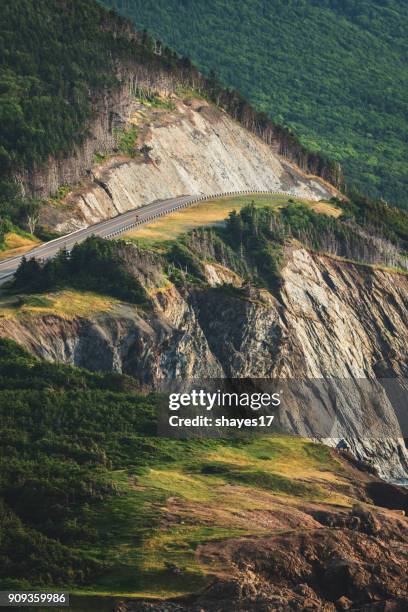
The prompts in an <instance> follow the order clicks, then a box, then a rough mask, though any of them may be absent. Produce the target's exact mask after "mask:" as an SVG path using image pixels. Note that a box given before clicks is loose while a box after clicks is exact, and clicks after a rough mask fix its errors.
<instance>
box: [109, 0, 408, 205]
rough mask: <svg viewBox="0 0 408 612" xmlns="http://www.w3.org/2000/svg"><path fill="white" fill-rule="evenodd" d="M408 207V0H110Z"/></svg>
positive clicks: (370, 189)
mask: <svg viewBox="0 0 408 612" xmlns="http://www.w3.org/2000/svg"><path fill="white" fill-rule="evenodd" d="M102 3H103V4H105V5H107V6H114V7H117V9H118V10H119V11H121V12H122V14H124V15H126V16H128V17H131V18H132V19H133V20H134V22H135V23H136V24H137V27H139V28H142V27H146V28H147V29H148V30H149V31H150V32H152V33H153V34H154V36H155V37H156V38H158V39H160V40H162V41H164V42H165V43H167V44H169V45H171V46H172V47H173V48H174V49H176V50H177V51H178V52H180V53H182V54H184V55H187V56H189V57H191V58H192V59H193V60H194V61H196V62H197V64H198V66H199V67H201V68H202V69H203V70H204V71H205V72H209V71H211V70H213V71H215V72H216V73H217V75H219V78H220V80H221V81H222V82H223V83H224V84H225V85H228V86H232V87H235V88H237V89H238V90H240V91H241V92H242V93H243V94H244V95H245V96H247V97H248V98H249V99H250V100H251V102H253V103H254V104H255V105H256V106H257V107H258V108H260V109H262V110H264V111H265V112H267V113H268V115H269V116H270V117H272V118H273V119H275V120H276V121H278V122H280V123H283V124H284V125H288V126H290V127H291V128H292V129H293V130H294V131H295V133H296V134H298V135H300V136H301V137H302V142H304V143H305V144H306V145H307V146H308V147H309V148H311V149H313V150H320V151H323V152H325V153H326V154H328V155H329V156H330V157H332V158H334V159H336V160H338V161H340V162H341V163H342V165H343V167H344V169H345V173H346V177H347V180H348V181H349V182H350V183H351V184H353V185H356V186H357V187H358V188H359V189H360V190H361V191H363V192H365V193H367V194H369V195H371V196H381V197H383V198H385V199H386V200H388V201H390V202H392V203H393V204H396V205H398V206H401V207H404V208H406V207H407V206H408V199H407V175H408V167H407V163H406V160H407V158H408V150H407V143H406V138H405V134H406V132H407V129H408V126H407V116H408V112H407V105H408V98H407V92H408V71H407V65H406V56H407V52H408V45H407V37H406V31H407V28H408V9H407V3H406V2H405V1H404V0H387V1H386V2H384V1H380V0H363V1H359V2H353V1H347V2H344V1H339V0H301V1H299V0H296V1H288V0H274V1H273V2H267V1H265V0H253V1H251V2H246V1H245V0H241V1H235V2H230V1H229V0H207V1H206V2H205V3H203V2H201V1H199V0H187V1H186V0H157V1H156V2H154V3H152V2H144V1H142V0H103V2H102Z"/></svg>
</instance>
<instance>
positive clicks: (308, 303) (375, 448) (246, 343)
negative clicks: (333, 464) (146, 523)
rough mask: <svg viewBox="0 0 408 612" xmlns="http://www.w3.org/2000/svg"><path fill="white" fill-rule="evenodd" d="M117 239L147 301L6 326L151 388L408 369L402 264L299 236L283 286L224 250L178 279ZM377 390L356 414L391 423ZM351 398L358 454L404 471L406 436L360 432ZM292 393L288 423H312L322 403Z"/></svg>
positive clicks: (347, 420) (53, 353) (69, 358)
mask: <svg viewBox="0 0 408 612" xmlns="http://www.w3.org/2000/svg"><path fill="white" fill-rule="evenodd" d="M121 244H122V245H123V246H122V247H121V249H122V256H123V260H124V261H125V262H126V266H127V268H128V270H129V271H130V272H131V273H132V274H134V275H135V276H136V277H137V278H138V280H139V281H140V282H141V283H142V285H143V286H144V287H145V290H146V292H147V294H148V295H149V297H150V300H151V305H152V307H151V308H150V309H147V310H146V309H143V308H138V307H137V306H132V305H129V304H125V303H119V304H116V305H115V306H114V307H113V308H112V310H111V311H110V312H105V313H100V314H98V313H95V314H94V315H93V316H88V317H61V316H57V315H53V314H51V315H50V314H41V313H39V314H36V315H30V316H28V315H24V316H23V315H21V316H15V317H14V318H11V319H10V318H3V319H2V320H0V334H1V336H4V337H9V338H12V339H14V340H16V341H17V342H19V343H20V344H22V345H24V346H25V347H26V348H28V349H29V350H30V351H31V352H32V353H34V354H35V355H37V356H40V357H43V358H46V359H48V360H52V361H60V362H64V363H70V364H75V365H77V366H81V367H85V368H87V369H89V370H101V371H111V370H114V371H120V372H124V373H128V374H130V375H132V376H134V377H135V378H136V379H137V380H138V381H139V383H140V384H141V385H142V387H144V388H145V389H152V388H157V387H158V385H159V384H160V383H162V382H163V381H166V380H167V381H169V380H173V379H175V378H176V379H177V378H179V379H180V380H186V379H189V378H201V379H205V378H219V377H231V378H268V379H269V378H278V377H280V378H298V379H299V378H308V379H318V378H330V377H336V378H346V379H348V378H352V379H359V378H369V379H375V378H396V377H400V378H402V379H403V378H404V377H405V378H406V376H407V371H408V361H407V354H406V346H407V343H408V315H407V308H406V304H407V297H408V278H407V276H405V275H402V274H401V275H397V279H398V282H396V276H395V273H392V272H388V271H385V270H374V269H372V268H369V267H367V266H362V265H358V264H352V263H346V262H344V261H338V260H336V259H332V258H330V257H327V256H324V255H319V254H314V253H311V252H309V251H308V250H306V249H304V248H302V247H300V246H292V247H286V256H285V263H284V265H283V267H282V270H281V274H282V283H281V287H280V288H279V289H278V290H276V291H275V292H270V291H268V290H266V289H261V288H256V287H254V286H251V285H249V284H245V283H244V282H243V280H242V278H241V277H240V275H239V274H237V271H235V270H233V269H231V267H229V266H228V265H226V264H227V262H225V261H221V260H220V261H219V262H216V261H215V260H214V261H212V262H207V263H205V264H204V270H205V275H206V282H205V283H202V284H201V285H197V284H194V283H193V284H188V283H182V284H173V283H171V282H169V280H168V278H167V277H166V275H165V273H164V269H163V261H162V259H161V256H160V255H157V254H154V253H148V252H146V251H141V250H139V249H138V248H137V247H136V246H134V245H131V244H126V243H121ZM316 393H317V392H316ZM372 393H373V389H371V394H372ZM374 395H375V396H376V397H377V400H376V401H373V400H372V399H370V397H371V396H369V397H368V399H367V402H366V405H364V407H363V413H362V414H361V415H360V418H361V419H363V421H362V422H363V425H367V427H368V425H369V423H370V418H371V417H372V418H374V419H378V414H377V412H376V411H378V410H380V411H381V416H380V418H381V420H382V421H383V422H384V424H385V426H386V427H388V426H390V427H391V428H392V427H395V426H396V425H395V415H394V412H393V409H392V406H391V403H390V401H389V400H388V398H387V395H386V393H385V391H384V390H383V389H381V388H380V387H379V385H378V388H377V387H376V388H375V389H374ZM378 398H381V401H380V402H379V406H380V408H378V405H377V404H378V401H379V400H378ZM316 400H318V401H317V403H316V405H317V406H319V407H320V408H321V409H322V410H327V409H332V407H331V404H330V401H329V402H328V404H327V405H325V404H324V403H323V404H322V403H321V401H320V400H321V398H319V397H317V398H316ZM349 400H350V397H348V396H347V393H345V394H344V393H343V395H342V398H341V401H340V403H339V406H337V410H338V411H340V417H341V420H342V422H343V425H342V428H341V431H342V432H344V428H345V430H346V432H347V433H348V440H349V444H350V446H351V448H352V450H353V452H354V453H355V455H356V456H357V457H359V458H361V459H364V460H366V461H369V462H371V463H372V464H373V465H374V466H375V468H376V469H377V471H378V472H379V473H380V474H382V475H384V476H387V477H390V478H402V477H404V476H405V475H406V471H405V470H406V469H407V467H408V460H407V453H406V450H405V446H404V443H403V441H401V440H395V439H385V440H377V441H376V440H371V441H370V439H364V440H362V439H358V436H359V435H361V429H360V434H359V430H358V428H357V425H356V423H355V421H356V415H355V414H354V413H353V410H352V404H351V402H350V401H349ZM288 405H289V408H288V411H287V415H286V425H288V426H289V428H290V429H291V430H292V431H293V430H294V431H296V432H298V433H301V434H303V435H310V421H313V418H317V419H318V418H319V414H315V415H305V414H304V412H302V407H301V406H300V405H299V402H296V401H294V399H293V398H291V400H290V401H289V404H288ZM376 415H377V416H376ZM357 420H358V419H357ZM359 425H360V427H361V422H359ZM367 431H369V430H368V429H367ZM393 431H394V432H395V428H394V429H393ZM339 436H340V434H339V432H338V431H337V430H336V428H334V429H333V431H332V432H331V433H330V435H328V436H327V437H328V438H329V439H328V440H327V441H328V442H329V443H331V444H334V443H336V441H337V439H338V437H339ZM341 437H344V434H341ZM374 437H375V436H374ZM401 437H402V436H401ZM394 438H395V434H394Z"/></svg>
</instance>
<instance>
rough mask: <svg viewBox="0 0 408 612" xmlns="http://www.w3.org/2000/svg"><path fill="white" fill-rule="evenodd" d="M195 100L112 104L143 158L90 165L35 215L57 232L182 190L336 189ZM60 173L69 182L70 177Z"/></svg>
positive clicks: (302, 193) (308, 194)
mask: <svg viewBox="0 0 408 612" xmlns="http://www.w3.org/2000/svg"><path fill="white" fill-rule="evenodd" d="M195 102H196V103H192V102H191V101H186V102H183V101H181V100H178V99H177V98H173V103H174V109H173V110H168V109H149V108H147V107H144V106H143V105H141V104H137V102H136V100H135V99H133V100H132V99H129V101H128V103H127V104H126V103H125V102H124V101H122V104H118V108H119V109H121V112H120V116H121V117H122V121H124V122H126V121H130V124H133V125H136V126H138V130H139V136H138V143H137V146H138V147H139V148H141V146H142V145H143V144H147V145H148V146H149V147H152V151H151V153H150V155H149V157H148V158H146V157H145V156H143V155H137V156H136V157H135V158H134V159H131V158H126V157H123V156H122V157H121V156H116V157H113V158H111V159H109V160H108V161H107V162H106V163H104V164H102V165H101V166H99V167H96V168H94V169H93V170H92V172H91V171H89V172H90V177H89V178H88V179H87V180H86V181H85V182H84V184H83V185H82V187H80V188H78V189H77V190H75V191H74V192H73V194H72V195H71V196H70V197H69V198H68V199H67V201H66V202H65V203H64V204H63V205H59V206H57V207H56V206H51V207H48V208H47V209H46V210H45V211H44V213H43V218H42V221H43V222H44V223H45V224H46V225H48V226H50V227H52V228H53V229H55V230H56V231H58V232H61V233H64V232H69V231H72V230H75V229H78V228H82V227H87V226H88V225H91V224H93V223H96V222H98V221H101V220H104V219H107V218H110V217H112V216H115V215H117V214H119V213H123V212H126V211H127V210H130V209H132V208H137V207H139V206H141V205H143V204H148V203H149V202H152V201H154V200H157V199H166V198H170V197H174V196H178V195H184V194H206V195H211V194H215V193H223V192H231V191H243V190H248V189H253V190H254V191H257V190H261V191H262V190H270V191H288V192H290V193H293V194H294V195H297V196H299V197H305V198H310V199H312V200H318V199H321V198H328V197H331V196H332V195H333V194H335V193H336V190H335V189H334V188H332V187H331V186H329V185H328V184H326V183H324V182H323V181H321V180H320V179H317V178H310V177H307V176H305V175H304V174H303V173H302V172H301V171H300V170H299V169H298V168H296V167H295V166H293V165H291V164H290V163H289V162H288V161H287V160H285V159H284V158H283V157H281V156H279V155H278V154H277V153H276V151H275V150H274V149H273V147H271V146H270V145H268V144H266V143H265V142H263V141H262V140H261V139H260V138H258V137H257V136H255V135H254V134H252V133H251V132H249V131H247V130H246V129H245V128H244V127H242V126H241V125H240V124H239V123H237V122H235V121H234V120H233V119H232V118H231V117H230V116H229V115H227V114H226V113H225V112H223V111H221V110H220V109H217V108H216V107H215V106H212V105H210V104H208V103H207V102H205V101H202V100H201V101H195ZM106 121H108V118H107V117H105V119H104V122H105V123H106ZM117 122H119V118H117ZM99 127H100V126H99ZM99 127H98V129H99ZM105 127H106V126H105ZM101 135H102V133H101ZM111 148H112V143H111V142H108V143H106V146H105V144H104V143H102V146H101V150H102V151H104V150H106V149H107V150H110V149H111ZM91 165H92V164H91V162H89V164H88V167H89V168H90V167H91ZM68 167H69V164H68ZM67 178H69V181H68V182H70V183H71V182H72V180H71V179H72V178H73V176H69V177H68V176H67ZM47 180H48V181H50V178H49V177H48V179H47Z"/></svg>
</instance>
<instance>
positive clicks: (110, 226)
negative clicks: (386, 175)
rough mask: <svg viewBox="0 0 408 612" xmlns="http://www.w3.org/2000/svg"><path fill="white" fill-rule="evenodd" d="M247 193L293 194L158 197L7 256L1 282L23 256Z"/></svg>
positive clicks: (46, 253)
mask: <svg viewBox="0 0 408 612" xmlns="http://www.w3.org/2000/svg"><path fill="white" fill-rule="evenodd" d="M246 194H247V195H249V194H253V195H255V194H266V195H269V194H270V195H276V194H280V195H290V194H289V193H288V192H284V191H240V192H230V193H222V194H221V193H217V194H214V195H211V196H197V195H194V196H192V195H184V196H180V197H177V198H170V199H168V200H156V201H155V202H151V203H150V204H146V205H145V206H140V207H139V208H135V209H133V210H129V211H128V212H125V213H123V214H121V215H118V216H117V217H113V218H112V219H108V220H107V221H101V222H100V223H96V224H95V225H91V226H90V227H87V228H85V229H81V230H77V231H76V232H73V233H72V234H67V235H66V236H61V238H56V239H55V240H50V241H49V242H46V243H45V244H42V245H41V246H39V247H36V248H34V249H32V250H31V251H28V252H26V253H25V254H24V255H19V256H17V257H11V258H9V259H5V260H4V261H2V262H0V285H2V284H3V283H5V282H6V281H8V280H10V279H11V277H12V276H13V275H14V274H15V272H16V270H17V268H18V266H19V265H20V262H21V260H22V258H23V257H24V256H25V257H27V258H31V257H35V258H36V259H38V260H40V261H46V260H48V259H51V258H52V257H54V256H55V255H56V254H57V253H58V251H60V250H61V249H63V248H66V249H67V250H68V251H70V250H71V249H72V248H73V246H74V245H75V244H78V243H79V242H83V241H84V240H85V239H86V238H88V237H89V236H101V238H114V237H115V236H118V235H119V234H123V232H125V231H127V230H128V229H131V228H134V227H137V226H138V225H143V224H144V223H148V222H149V221H152V220H153V219H156V218H157V217H161V216H163V215H168V214H169V213H171V212H173V211H174V210H178V209H179V208H185V207H187V206H190V205H191V204H195V203H198V202H201V201H203V200H212V199H214V198H218V197H223V196H232V195H246Z"/></svg>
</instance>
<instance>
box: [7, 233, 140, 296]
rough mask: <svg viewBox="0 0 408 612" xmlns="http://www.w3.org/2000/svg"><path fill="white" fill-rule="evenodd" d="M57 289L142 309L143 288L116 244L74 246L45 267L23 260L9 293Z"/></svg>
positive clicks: (93, 239)
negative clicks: (92, 294)
mask: <svg viewBox="0 0 408 612" xmlns="http://www.w3.org/2000/svg"><path fill="white" fill-rule="evenodd" d="M61 287H72V288H75V289H81V290H84V291H95V292H97V293H101V294H103V295H108V296H112V297H114V298H118V299H122V300H125V301H127V302H130V303H132V304H140V305H142V306H143V305H146V304H147V296H146V293H145V291H144V289H143V287H142V286H141V284H140V282H139V281H138V280H137V279H136V278H135V277H134V276H133V275H132V274H130V273H129V272H128V271H127V269H126V267H125V264H124V261H123V260H122V259H121V257H120V255H119V252H118V247H117V245H116V243H114V242H110V241H108V240H103V239H102V238H97V237H91V238H88V239H87V240H85V242H83V243H81V244H77V245H75V247H74V248H73V249H72V252H71V253H69V254H68V252H67V251H65V250H62V251H60V252H59V254H58V255H57V256H56V257H55V258H54V259H52V260H50V261H48V262H47V263H45V264H41V263H40V262H38V261H37V260H36V259H28V260H27V259H25V258H23V260H22V262H21V264H20V266H19V268H18V270H17V272H16V275H15V279H14V282H13V285H12V288H11V290H12V291H14V292H17V293H18V292H22V291H23V292H27V293H30V292H31V293H33V292H34V293H38V292H43V291H50V290H57V289H59V288H61Z"/></svg>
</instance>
